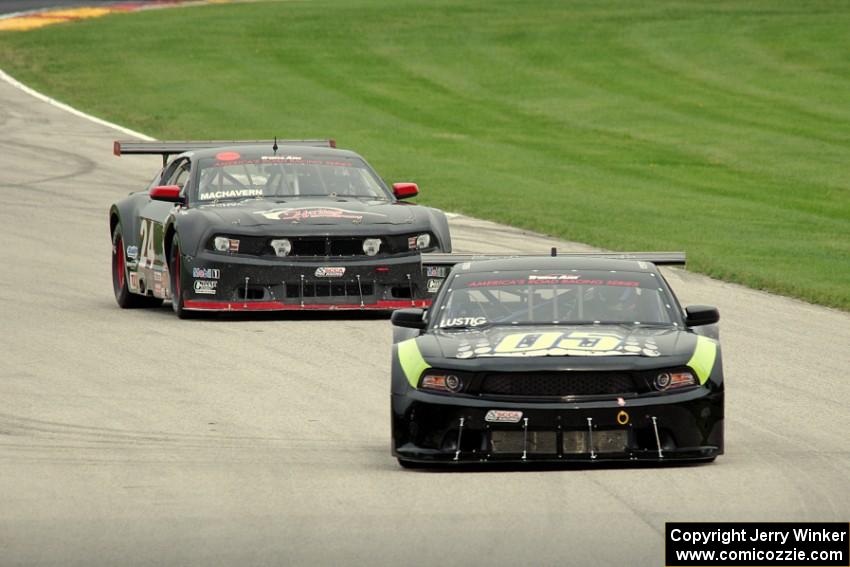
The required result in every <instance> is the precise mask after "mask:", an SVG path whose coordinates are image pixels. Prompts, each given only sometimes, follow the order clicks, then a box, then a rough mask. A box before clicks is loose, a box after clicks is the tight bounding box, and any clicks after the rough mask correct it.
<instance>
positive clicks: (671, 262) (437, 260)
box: [422, 248, 687, 266]
mask: <svg viewBox="0 0 850 567" xmlns="http://www.w3.org/2000/svg"><path fill="white" fill-rule="evenodd" d="M543 256H544V255H543V254H422V263H423V264H425V265H429V266H454V265H455V264H460V263H461V262H474V261H476V260H497V259H504V258H535V257H538V258H540V257H543ZM547 256H558V257H559V258H605V259H608V260H635V261H638V262H651V263H653V264H655V265H656V266H684V265H685V260H686V259H687V258H686V255H685V253H684V252H563V253H559V252H557V251H556V250H555V249H554V248H553V249H552V254H548V255H547Z"/></svg>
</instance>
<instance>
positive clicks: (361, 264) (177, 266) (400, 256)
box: [109, 140, 452, 317]
mask: <svg viewBox="0 0 850 567" xmlns="http://www.w3.org/2000/svg"><path fill="white" fill-rule="evenodd" d="M114 151H115V154H116V155H122V154H158V155H162V156H163V168H162V170H161V171H160V172H159V173H157V174H156V176H155V177H154V179H153V181H151V183H150V185H149V187H148V188H147V190H145V191H141V192H138V193H131V194H130V196H129V197H126V198H125V199H122V200H121V201H118V202H117V203H115V204H113V205H112V207H111V208H110V210H109V233H110V236H111V237H112V283H113V288H114V291H115V298H116V300H117V301H118V304H119V305H120V306H121V307H139V306H150V305H159V304H161V303H162V301H163V300H164V299H170V300H171V304H172V305H173V307H174V311H175V312H176V313H177V315H178V316H180V317H184V316H186V315H187V312H190V311H244V310H285V309H330V310H335V309H379V310H392V309H397V308H399V307H411V306H419V307H425V306H428V305H429V304H430V303H431V299H432V297H433V296H434V293H436V291H437V289H438V288H439V285H440V283H441V281H442V278H443V277H444V276H445V270H446V268H441V267H428V266H423V265H422V262H421V254H422V253H423V252H431V251H444V252H448V251H451V247H452V244H451V236H450V235H449V227H448V223H447V221H446V216H445V215H444V214H443V213H442V212H441V211H438V210H436V209H432V208H429V207H423V206H417V205H413V204H410V203H406V202H404V201H403V199H407V198H410V197H414V196H416V195H417V194H418V192H419V189H418V187H417V186H416V184H414V183H396V184H395V185H393V187H392V189H389V188H388V187H387V185H386V184H385V183H384V181H383V180H381V178H380V177H379V176H378V174H377V173H375V171H374V170H373V169H372V168H371V167H370V166H369V164H367V163H366V161H364V160H363V158H361V157H360V156H359V155H357V154H356V153H354V152H351V151H347V150H341V149H336V147H335V143H334V142H333V141H332V140H328V141H287V142H283V141H281V142H279V141H277V140H275V141H268V142H115V150H114ZM172 155H173V156H175V157H174V158H173V159H171V160H170V161H169V159H168V158H169V156H172Z"/></svg>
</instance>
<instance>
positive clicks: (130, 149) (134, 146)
mask: <svg viewBox="0 0 850 567" xmlns="http://www.w3.org/2000/svg"><path fill="white" fill-rule="evenodd" d="M274 144H277V145H279V146H313V147H316V148H335V147H336V140H331V139H329V140H207V141H181V142H160V141H153V142H140V141H138V140H124V141H122V140H115V143H114V144H113V146H112V153H114V154H115V155H116V156H122V155H125V154H126V155H131V154H135V155H161V156H162V164H163V165H165V163H166V162H167V161H168V156H171V155H174V154H182V153H183V152H190V151H193V150H208V149H211V148H224V147H228V146H245V145H258V146H263V145H268V146H269V147H270V148H271V147H272V146H273V145H274Z"/></svg>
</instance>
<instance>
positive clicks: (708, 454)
mask: <svg viewBox="0 0 850 567" xmlns="http://www.w3.org/2000/svg"><path fill="white" fill-rule="evenodd" d="M622 403H623V402H618V400H616V399H613V400H603V401H598V400H595V401H583V402H562V403H539V402H533V403H531V402H528V403H515V402H505V401H493V400H483V399H478V398H461V397H452V396H449V395H441V394H431V393H427V392H423V391H421V390H413V389H411V390H409V391H408V392H407V393H404V394H393V396H392V414H393V415H392V430H393V433H392V435H393V438H392V448H393V454H394V455H395V456H396V457H398V458H400V459H403V460H406V461H412V462H420V463H445V464H450V463H480V462H586V463H595V462H608V461H626V462H632V461H655V462H664V461H675V460H686V461H699V460H711V459H713V458H714V457H716V456H718V455H721V454H723V391H722V389H721V390H712V389H710V388H708V387H699V388H696V389H693V390H689V391H686V392H681V393H676V394H666V395H663V396H649V397H644V398H632V399H629V400H625V405H621V404H622ZM490 410H509V411H514V412H517V411H519V412H522V416H521V418H520V419H519V421H518V422H516V423H493V422H489V421H487V419H486V416H487V414H488V412H489V411H490Z"/></svg>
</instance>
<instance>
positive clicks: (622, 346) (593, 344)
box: [440, 318, 661, 358]
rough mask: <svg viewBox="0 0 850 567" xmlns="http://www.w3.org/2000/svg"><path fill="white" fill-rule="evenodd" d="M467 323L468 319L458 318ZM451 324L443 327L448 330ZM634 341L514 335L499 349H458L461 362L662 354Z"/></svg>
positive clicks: (593, 334) (589, 335) (592, 335)
mask: <svg viewBox="0 0 850 567" xmlns="http://www.w3.org/2000/svg"><path fill="white" fill-rule="evenodd" d="M458 319H460V320H463V319H465V318H458ZM452 321H453V320H448V321H446V322H444V323H442V324H441V325H440V326H441V327H445V326H448V325H449V324H450V323H451V322H452ZM636 345H637V343H635V342H634V341H633V340H631V339H630V340H629V341H626V340H624V337H623V336H621V335H619V334H617V333H614V332H597V331H570V332H567V333H563V332H560V331H549V332H535V333H511V334H509V335H506V336H504V337H502V338H501V339H499V341H498V342H497V343H496V345H495V346H494V345H491V344H490V343H489V342H487V341H483V342H481V343H478V344H476V345H475V348H474V349H472V348H471V347H470V346H469V345H461V346H459V347H458V350H457V353H456V354H455V356H456V357H457V358H472V357H473V356H477V357H503V356H504V357H514V356H515V357H522V356H646V357H653V358H654V357H658V356H661V352H660V351H659V350H658V347H657V345H656V344H655V343H650V341H649V340H647V341H646V342H645V343H644V344H643V345H642V346H640V347H638V348H630V347H633V346H636Z"/></svg>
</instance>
